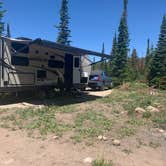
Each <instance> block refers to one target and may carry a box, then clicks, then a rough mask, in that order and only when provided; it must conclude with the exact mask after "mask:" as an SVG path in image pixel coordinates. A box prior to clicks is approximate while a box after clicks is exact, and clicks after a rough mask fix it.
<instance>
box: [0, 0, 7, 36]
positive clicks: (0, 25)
mask: <svg viewBox="0 0 166 166" xmlns="http://www.w3.org/2000/svg"><path fill="white" fill-rule="evenodd" d="M2 6H3V3H2V2H0V36H2V34H3V31H4V22H3V21H2V19H3V17H4V14H5V12H6V10H2Z"/></svg>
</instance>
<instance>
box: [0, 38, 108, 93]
mask: <svg viewBox="0 0 166 166" xmlns="http://www.w3.org/2000/svg"><path fill="white" fill-rule="evenodd" d="M85 55H86V56H85ZM87 55H94V56H100V57H105V58H109V55H103V54H101V53H97V52H93V51H88V50H84V49H80V48H75V47H71V46H64V45H60V44H57V43H55V42H51V41H46V40H41V39H36V40H31V39H27V38H18V39H11V38H6V37H0V92H17V91H22V90H28V89H38V88H39V89H47V88H55V87H57V88H65V89H70V88H71V87H73V86H76V87H81V86H84V85H85V83H86V81H87V80H86V79H85V78H83V77H85V74H83V73H86V72H87V73H89V72H90V70H91V65H90V61H89V60H88V58H87Z"/></svg>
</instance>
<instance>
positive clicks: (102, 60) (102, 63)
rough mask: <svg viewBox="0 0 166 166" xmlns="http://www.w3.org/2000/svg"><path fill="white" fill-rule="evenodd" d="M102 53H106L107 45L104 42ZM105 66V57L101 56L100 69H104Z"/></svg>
mask: <svg viewBox="0 0 166 166" xmlns="http://www.w3.org/2000/svg"><path fill="white" fill-rule="evenodd" d="M101 53H102V54H103V55H104V53H105V45H104V43H103V44H102V50H101ZM104 68H105V60H104V58H103V57H102V58H101V67H100V69H101V70H104Z"/></svg>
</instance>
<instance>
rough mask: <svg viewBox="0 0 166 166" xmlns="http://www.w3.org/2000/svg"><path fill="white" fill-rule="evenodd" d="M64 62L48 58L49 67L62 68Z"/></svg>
mask: <svg viewBox="0 0 166 166" xmlns="http://www.w3.org/2000/svg"><path fill="white" fill-rule="evenodd" d="M63 66H64V63H63V62H62V61H55V60H49V61H48V67H51V68H63Z"/></svg>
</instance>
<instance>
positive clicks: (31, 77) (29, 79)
mask: <svg viewBox="0 0 166 166" xmlns="http://www.w3.org/2000/svg"><path fill="white" fill-rule="evenodd" d="M8 82H9V85H22V86H23V85H24V86H28V85H34V84H35V74H34V73H21V72H9V73H8Z"/></svg>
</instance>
